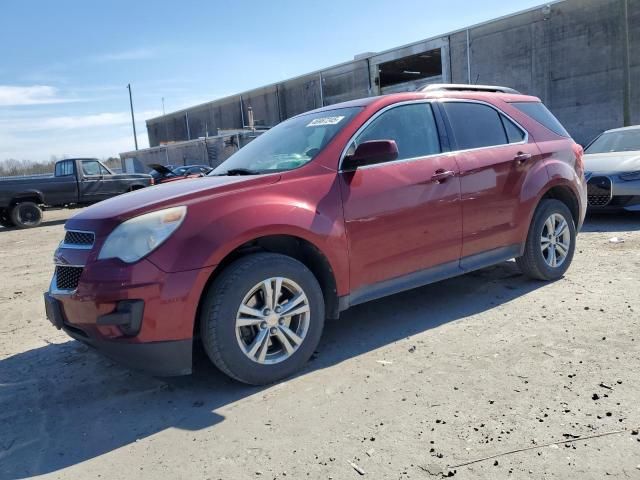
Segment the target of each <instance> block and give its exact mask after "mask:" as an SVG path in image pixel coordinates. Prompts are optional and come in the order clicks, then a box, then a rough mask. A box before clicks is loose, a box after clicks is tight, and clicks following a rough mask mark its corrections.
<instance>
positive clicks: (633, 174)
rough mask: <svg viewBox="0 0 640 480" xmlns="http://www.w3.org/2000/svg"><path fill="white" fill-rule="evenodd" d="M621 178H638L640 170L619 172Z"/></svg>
mask: <svg viewBox="0 0 640 480" xmlns="http://www.w3.org/2000/svg"><path fill="white" fill-rule="evenodd" d="M620 179H621V180H626V181H632V180H640V171H638V172H625V173H621V174H620Z"/></svg>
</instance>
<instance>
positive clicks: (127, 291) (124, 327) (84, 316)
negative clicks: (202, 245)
mask: <svg viewBox="0 0 640 480" xmlns="http://www.w3.org/2000/svg"><path fill="white" fill-rule="evenodd" d="M78 255H80V253H79V252H77V251H65V250H64V249H59V250H58V251H57V252H56V261H57V263H58V265H59V266H64V265H74V267H73V268H80V269H81V273H80V274H79V280H78V282H77V286H76V287H75V288H74V289H66V290H61V289H60V288H59V287H60V282H57V281H56V280H57V279H56V275H54V277H53V279H52V282H51V286H50V288H49V291H48V292H46V293H45V307H46V312H47V317H48V318H49V320H50V321H51V323H53V324H54V325H55V326H56V327H57V328H59V329H62V330H64V331H65V332H66V333H67V334H68V335H69V336H70V337H72V338H74V339H76V340H78V341H80V342H83V343H85V344H87V345H89V346H91V347H94V348H96V349H97V350H99V351H101V352H103V353H104V354H106V355H107V356H109V357H111V358H113V359H114V360H116V361H118V362H120V363H123V364H125V365H127V366H129V367H132V368H135V369H138V370H143V371H146V372H148V373H151V374H153V375H159V376H173V375H185V374H189V373H191V356H192V343H193V331H194V322H195V319H196V314H197V307H198V303H199V300H200V296H201V294H202V291H203V289H204V286H205V285H206V283H207V281H208V278H209V276H210V274H211V272H212V271H213V267H210V268H204V269H201V270H192V271H188V272H176V273H166V272H164V271H162V270H160V269H159V268H158V267H156V266H155V265H154V264H153V263H151V262H150V261H149V260H146V259H143V260H141V261H139V262H137V263H135V264H131V265H128V264H124V263H123V262H121V261H119V260H104V261H102V260H101V261H96V262H91V261H89V262H88V263H87V264H86V265H83V266H82V264H83V263H84V262H82V261H80V260H79V259H78V258H77V256H78ZM72 257H73V258H72ZM78 265H81V266H78Z"/></svg>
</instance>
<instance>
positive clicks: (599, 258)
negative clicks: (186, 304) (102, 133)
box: [0, 211, 640, 480]
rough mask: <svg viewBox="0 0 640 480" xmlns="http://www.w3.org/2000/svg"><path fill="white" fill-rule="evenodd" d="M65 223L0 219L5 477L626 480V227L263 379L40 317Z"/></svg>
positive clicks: (600, 231)
mask: <svg viewBox="0 0 640 480" xmlns="http://www.w3.org/2000/svg"><path fill="white" fill-rule="evenodd" d="M69 215H70V212H67V211H53V212H47V214H46V222H45V224H44V225H43V226H42V227H40V228H37V229H34V230H28V231H18V230H5V229H2V228H0V279H1V280H0V282H1V284H2V288H1V289H0V478H23V477H29V476H38V475H44V476H46V477H50V478H65V479H68V478H71V479H87V478H100V477H104V478H116V479H120V478H122V479H130V478H134V476H136V475H137V476H140V477H142V476H144V477H154V478H203V479H204V478H210V479H244V478H265V479H272V478H277V479H287V478H293V479H304V478H312V479H332V478H333V479H336V480H338V479H340V480H342V479H350V478H353V479H356V478H365V479H366V478H373V479H387V478H389V479H404V478H414V479H428V478H440V477H442V476H445V475H453V476H454V477H455V478H460V479H492V480H493V479H497V478H516V479H517V478H540V479H541V478H545V479H563V480H565V479H569V478H575V479H581V480H582V479H602V478H605V477H606V476H607V475H610V476H612V477H614V478H640V436H638V432H637V428H638V427H640V390H639V386H640V332H639V326H640V287H639V285H638V281H639V280H640V216H637V215H636V216H633V215H616V216H603V217H595V218H590V219H589V220H588V223H587V224H586V226H585V229H584V230H583V233H582V234H581V235H580V237H579V244H578V250H577V251H576V256H575V259H574V263H573V265H572V267H571V269H570V270H569V272H568V274H567V276H566V278H564V279H562V280H560V281H558V282H555V283H550V284H545V283H538V282H533V281H529V280H526V279H524V278H523V277H521V276H520V275H519V274H518V271H517V269H516V267H515V264H514V263H513V262H506V263H503V264H500V265H498V266H496V267H492V268H488V269H485V270H481V271H479V272H476V273H473V274H470V275H466V276H465V277H461V278H458V279H453V280H448V281H444V282H441V283H438V284H435V285H431V286H428V287H424V288H421V289H417V290H413V291H411V292H406V293H403V294H399V295H395V296H393V297H390V298H387V299H383V300H379V301H376V302H372V303H369V304H365V305H361V306H359V307H355V308H353V309H352V310H350V311H348V312H346V314H344V316H343V318H342V319H341V320H340V321H336V322H330V323H328V325H327V327H326V330H325V335H324V338H323V341H322V342H321V344H320V347H319V349H318V352H317V355H316V356H315V358H314V359H313V360H312V361H311V362H310V363H309V365H308V367H307V368H306V370H305V371H303V372H302V373H301V374H300V375H298V376H297V377H295V378H293V379H290V380H288V381H285V382H282V383H280V384H277V385H274V386H270V387H262V388H259V387H248V386H244V385H241V384H238V383H235V382H233V381H231V380H228V379H227V378H226V377H224V376H223V375H222V374H220V373H219V372H217V371H216V370H215V368H214V367H212V366H210V365H209V363H208V362H207V360H206V358H205V357H204V356H203V355H202V354H200V355H199V356H198V359H197V360H196V366H195V373H194V374H193V375H192V376H190V377H182V378H176V379H170V380H166V379H157V378H152V377H149V376H145V375H143V374H140V373H135V372H132V371H130V370H127V369H125V368H122V367H120V366H118V365H116V364H113V363H112V362H111V361H109V360H107V359H105V358H103V357H102V356H100V355H98V354H96V353H94V352H93V351H91V350H89V349H87V347H84V346H83V345H81V344H80V343H78V342H76V341H72V340H70V339H69V338H67V337H66V336H65V335H64V334H62V333H60V332H58V331H56V330H55V329H54V328H53V327H52V326H51V325H50V324H48V322H47V321H46V320H45V318H44V313H43V304H42V299H41V294H42V292H43V291H44V290H45V289H46V288H47V286H48V283H49V280H50V276H51V273H52V263H51V260H52V253H53V250H54V249H55V247H56V245H57V244H58V242H59V241H60V240H61V238H62V236H63V222H64V219H65V218H67V217H68V216H69ZM612 237H619V238H621V239H623V240H624V242H623V243H612V242H610V238H612ZM596 435H600V436H597V437H596ZM590 437H591V438H590ZM548 444H551V445H548ZM545 445H546V446H545ZM522 449H524V451H519V452H513V451H515V450H522ZM508 452H513V453H508ZM494 456H495V458H489V459H486V460H482V461H478V462H476V463H470V464H469V465H465V466H457V465H460V464H465V463H469V462H473V461H475V460H478V459H483V458H486V457H494Z"/></svg>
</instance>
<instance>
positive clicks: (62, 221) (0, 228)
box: [0, 219, 67, 233]
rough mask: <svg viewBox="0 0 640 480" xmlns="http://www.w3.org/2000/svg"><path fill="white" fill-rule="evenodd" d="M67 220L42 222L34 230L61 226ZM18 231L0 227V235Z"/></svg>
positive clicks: (15, 228) (14, 228)
mask: <svg viewBox="0 0 640 480" xmlns="http://www.w3.org/2000/svg"><path fill="white" fill-rule="evenodd" d="M66 221H67V220H66V219H61V220H44V221H43V222H42V223H41V224H40V225H38V226H37V227H35V228H41V227H53V226H55V225H63V224H64V223H65V222H66ZM18 230H20V229H19V228H17V227H8V228H7V227H3V226H0V233H4V232H14V231H18Z"/></svg>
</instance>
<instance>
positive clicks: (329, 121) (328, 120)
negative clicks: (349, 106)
mask: <svg viewBox="0 0 640 480" xmlns="http://www.w3.org/2000/svg"><path fill="white" fill-rule="evenodd" d="M343 118H344V115H341V116H337V117H322V118H314V119H313V120H311V121H310V122H309V123H308V124H307V127H319V126H321V125H337V124H338V123H340V121H341V120H342V119H343Z"/></svg>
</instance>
